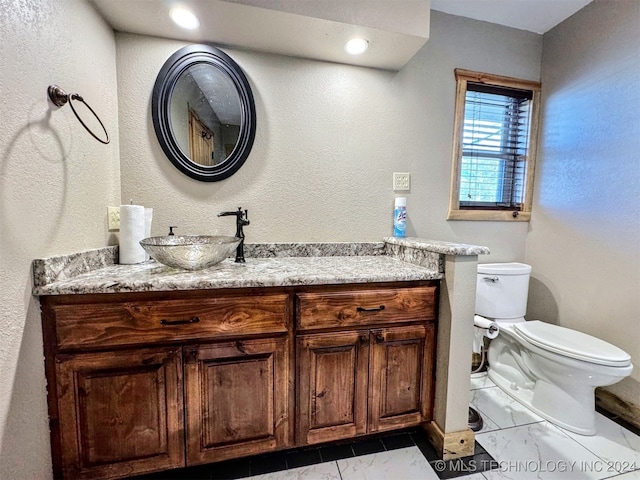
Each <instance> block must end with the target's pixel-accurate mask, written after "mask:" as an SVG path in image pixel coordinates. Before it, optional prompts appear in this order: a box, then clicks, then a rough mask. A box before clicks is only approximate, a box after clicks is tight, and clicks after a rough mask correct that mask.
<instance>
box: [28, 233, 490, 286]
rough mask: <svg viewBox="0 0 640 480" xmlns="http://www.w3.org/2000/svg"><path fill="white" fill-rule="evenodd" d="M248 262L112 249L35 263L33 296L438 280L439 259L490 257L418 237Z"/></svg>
mask: <svg viewBox="0 0 640 480" xmlns="http://www.w3.org/2000/svg"><path fill="white" fill-rule="evenodd" d="M245 253H247V261H246V263H235V262H234V261H233V259H231V258H229V259H226V260H224V261H223V262H222V263H220V264H218V265H216V266H214V267H211V268H208V269H205V270H199V271H193V272H192V271H186V270H178V269H174V268H170V267H166V266H164V265H162V264H159V263H157V262H155V261H154V260H151V261H148V262H145V263H142V264H137V265H117V264H116V259H117V247H106V248H103V249H96V250H89V251H86V252H79V253H75V254H71V255H65V256H58V257H50V258H46V259H38V260H34V262H33V273H34V288H33V294H34V295H66V294H90V293H119V292H148V291H171V290H200V289H215V288H249V287H274V286H291V285H327V284H344V283H370V282H395V281H415V280H437V279H441V278H443V272H444V263H443V261H442V255H447V254H449V255H478V254H484V253H489V251H488V249H487V248H486V247H479V246H474V245H464V244H453V243H446V242H437V241H429V240H422V239H412V238H409V239H401V240H398V239H385V241H384V242H379V243H359V244H357V243H335V244H255V245H246V246H245Z"/></svg>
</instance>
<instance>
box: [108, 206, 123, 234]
mask: <svg viewBox="0 0 640 480" xmlns="http://www.w3.org/2000/svg"><path fill="white" fill-rule="evenodd" d="M107 224H108V226H109V231H114V230H120V207H107Z"/></svg>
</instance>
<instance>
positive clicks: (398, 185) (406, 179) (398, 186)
mask: <svg viewBox="0 0 640 480" xmlns="http://www.w3.org/2000/svg"><path fill="white" fill-rule="evenodd" d="M393 189H394V190H395V191H396V192H408V191H409V190H411V175H410V174H409V173H402V172H393Z"/></svg>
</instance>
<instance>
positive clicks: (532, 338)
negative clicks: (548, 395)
mask: <svg viewBox="0 0 640 480" xmlns="http://www.w3.org/2000/svg"><path fill="white" fill-rule="evenodd" d="M513 328H514V330H515V331H516V332H517V333H518V334H519V335H520V336H521V337H523V338H524V339H526V340H527V341H528V342H530V343H532V344H534V345H536V346H538V347H540V348H542V349H544V350H547V351H549V352H554V353H557V354H559V355H564V356H566V357H571V358H575V359H578V360H583V361H585V362H590V363H596V364H598V365H606V366H610V367H626V366H628V365H629V364H630V363H631V356H630V355H629V354H628V353H627V352H625V351H624V350H621V349H619V348H618V347H616V346H615V345H611V344H610V343H607V342H605V341H604V340H600V339H599V338H596V337H592V336H591V335H587V334H586V333H582V332H577V331H575V330H571V329H569V328H564V327H559V326H557V325H551V324H549V323H544V322H540V321H538V320H533V321H529V322H522V323H518V324H515V325H514V326H513Z"/></svg>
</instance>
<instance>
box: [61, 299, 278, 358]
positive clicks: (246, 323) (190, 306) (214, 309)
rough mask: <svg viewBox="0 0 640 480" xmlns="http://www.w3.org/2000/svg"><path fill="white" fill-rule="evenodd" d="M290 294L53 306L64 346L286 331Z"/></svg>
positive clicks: (124, 343) (62, 347)
mask: <svg viewBox="0 0 640 480" xmlns="http://www.w3.org/2000/svg"><path fill="white" fill-rule="evenodd" d="M287 298H288V296H287V295H286V294H273V295H256V296H251V297H248V296H234V297H231V296H229V297H220V298H203V299H184V300H161V301H154V302H145V301H140V302H135V301H134V302H114V303H106V302H105V303H87V304H73V305H53V306H52V311H53V316H54V319H55V328H56V341H57V345H58V347H59V348H60V349H65V348H78V347H104V346H116V345H118V346H121V345H131V344H142V343H144V344H148V343H154V342H167V341H170V342H178V341H182V340H189V339H196V338H210V337H224V336H234V335H251V334H258V333H259V334H269V333H284V332H286V331H287V319H288V316H289V315H288V307H287V305H288V302H287Z"/></svg>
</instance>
